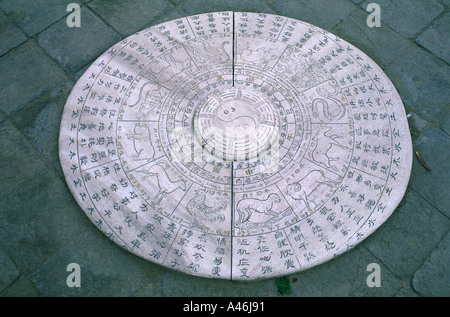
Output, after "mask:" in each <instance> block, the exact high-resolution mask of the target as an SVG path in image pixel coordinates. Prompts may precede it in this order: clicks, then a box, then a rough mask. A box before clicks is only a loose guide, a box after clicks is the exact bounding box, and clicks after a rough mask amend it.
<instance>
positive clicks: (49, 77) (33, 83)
mask: <svg viewBox="0 0 450 317" xmlns="http://www.w3.org/2000/svg"><path fill="white" fill-rule="evenodd" d="M23 61H27V62H26V63H24V62H23ZM0 69H1V70H2V71H3V74H2V76H1V77H0V95H1V96H2V98H1V99H0V109H1V110H2V111H4V113H5V115H6V116H10V115H11V114H12V113H14V112H15V111H17V110H19V109H21V108H23V107H24V106H25V105H27V104H28V103H30V102H31V101H33V100H34V99H36V98H38V97H40V96H41V95H43V94H44V93H45V92H48V91H50V90H52V89H53V88H55V87H57V86H58V85H59V84H60V82H62V81H64V80H65V78H66V77H65V74H64V71H63V70H61V69H60V68H59V67H58V66H57V65H56V63H55V62H54V61H53V60H51V59H50V58H49V57H48V55H47V54H45V52H44V51H43V50H42V49H41V48H39V46H38V45H37V44H36V43H35V42H34V41H28V42H26V43H25V44H22V45H21V46H20V47H18V48H17V49H16V50H14V51H13V52H9V53H7V54H6V55H4V56H2V57H1V58H0Z"/></svg>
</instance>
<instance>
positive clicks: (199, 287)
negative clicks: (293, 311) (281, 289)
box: [162, 271, 277, 297]
mask: <svg viewBox="0 0 450 317" xmlns="http://www.w3.org/2000/svg"><path fill="white" fill-rule="evenodd" d="M162 291H163V294H164V295H165V296H188V297H190V296H210V295H211V294H214V296H220V297H245V296H252V297H253V296H264V297H265V296H276V295H277V288H276V286H275V280H274V279H268V280H259V281H253V282H236V281H227V280H213V279H205V278H198V277H193V276H188V275H186V274H182V273H178V272H174V271H168V272H167V273H166V274H164V276H163V280H162Z"/></svg>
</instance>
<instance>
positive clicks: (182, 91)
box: [59, 12, 412, 280]
mask: <svg viewBox="0 0 450 317" xmlns="http://www.w3.org/2000/svg"><path fill="white" fill-rule="evenodd" d="M59 146H60V160H61V164H62V168H63V171H64V174H65V177H66V180H67V184H68V186H69V188H70V190H71V191H72V194H73V195H74V197H75V198H76V200H77V202H78V203H79V204H80V206H81V207H82V209H83V210H84V211H85V212H86V214H87V216H88V217H89V218H90V219H91V220H92V222H93V223H94V224H95V226H97V227H98V229H100V230H102V231H103V232H104V233H105V234H106V235H107V236H108V237H109V238H110V239H111V240H113V241H114V242H116V243H117V244H119V245H120V246H122V247H124V248H125V249H127V250H129V251H131V252H133V253H134V254H136V255H138V256H141V257H143V258H145V259H148V260H150V261H152V262H155V263H158V264H161V265H163V266H166V267H169V268H173V269H175V270H179V271H183V272H186V273H189V274H193V275H199V276H205V277H213V278H222V279H238V280H247V279H258V278H266V277H274V276H280V275H288V274H292V273H294V272H297V271H300V270H304V269H307V268H310V267H312V266H315V265H317V264H320V263H323V262H325V261H327V260H330V259H332V258H333V257H335V256H337V255H339V254H341V253H342V252H344V251H346V250H349V249H350V248H352V247H353V246H355V245H356V244H358V243H359V242H361V241H362V240H363V239H365V238H366V237H368V236H369V235H370V234H371V233H372V232H373V231H374V230H375V229H377V228H378V227H379V226H380V225H381V224H382V223H383V222H384V221H385V220H386V219H387V218H388V217H389V216H390V215H391V214H392V212H393V211H394V209H395V208H396V206H397V205H398V204H399V202H400V200H401V199H402V197H403V195H404V193H405V190H406V186H407V184H408V180H409V175H410V171H411V164H412V145H411V138H410V133H409V129H408V123H407V120H406V115H405V110H404V107H403V104H402V102H401V99H400V97H399V95H398V94H397V92H396V90H395V88H394V86H393V85H392V83H391V82H390V80H389V79H388V78H387V76H386V75H385V74H384V73H383V71H382V70H381V69H380V68H379V67H378V66H377V65H376V64H375V63H374V62H373V61H372V60H371V59H370V58H369V57H368V56H367V55H366V54H364V53H363V52H361V51H360V50H359V49H357V48H356V47H354V46H353V45H351V44H349V43H347V42H345V41H344V40H342V39H340V38H338V37H336V36H334V35H333V34H330V33H328V32H326V31H324V30H322V29H320V28H318V27H316V26H314V25H311V24H308V23H305V22H301V21H298V20H294V19H290V18H286V17H282V16H276V15H269V14H257V13H242V12H216V13H208V14H201V15H195V16H190V17H186V18H180V19H177V20H173V21H169V22H166V23H163V24H159V25H156V26H153V27H151V28H148V29H145V30H143V31H141V32H138V33H136V34H134V35H132V36H130V37H128V38H126V39H124V40H123V41H121V42H120V43H118V44H116V45H114V46H113V47H111V49H109V50H108V51H107V52H105V53H104V54H103V55H101V56H100V57H99V58H98V59H97V60H96V61H95V62H94V63H93V64H92V65H91V66H90V67H89V69H88V70H87V71H86V72H85V73H84V75H83V76H82V77H81V78H80V80H79V81H78V82H77V84H76V85H75V87H74V88H73V90H72V92H71V94H70V96H69V98H68V100H67V103H66V106H65V109H64V113H63V118H62V123H61V132H60V140H59Z"/></svg>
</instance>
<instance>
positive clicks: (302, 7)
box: [273, 0, 355, 30]
mask: <svg viewBox="0 0 450 317" xmlns="http://www.w3.org/2000/svg"><path fill="white" fill-rule="evenodd" d="M273 9H274V10H275V11H276V12H278V13H280V14H281V15H285V16H288V17H291V18H294V19H298V20H301V21H305V22H309V23H312V24H314V25H317V26H318V27H321V28H323V29H325V30H330V29H331V28H332V27H333V26H335V25H336V24H338V23H339V22H341V21H342V20H344V19H345V18H346V17H347V15H348V14H349V13H350V12H352V11H353V10H354V9H355V6H354V4H353V3H352V2H350V1H348V0H337V1H333V4H332V5H330V2H329V1H326V0H318V1H307V0H278V1H276V2H275V3H274V5H273Z"/></svg>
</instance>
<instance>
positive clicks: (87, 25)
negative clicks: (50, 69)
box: [37, 7, 121, 74]
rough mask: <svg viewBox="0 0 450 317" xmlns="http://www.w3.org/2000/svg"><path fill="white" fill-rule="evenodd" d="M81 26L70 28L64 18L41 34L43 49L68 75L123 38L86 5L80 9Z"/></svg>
mask: <svg viewBox="0 0 450 317" xmlns="http://www.w3.org/2000/svg"><path fill="white" fill-rule="evenodd" d="M81 17H82V22H81V27H80V28H77V27H73V28H69V27H68V26H67V24H66V21H65V20H61V21H59V22H58V23H56V24H54V25H52V26H51V27H50V28H48V29H47V30H45V31H44V32H42V33H41V34H39V35H38V37H37V41H38V43H39V45H41V46H42V47H43V49H44V50H45V51H46V52H47V53H48V54H49V55H50V56H51V57H53V58H54V59H55V61H56V62H57V63H58V64H59V65H60V66H61V67H62V68H63V69H64V70H65V71H66V72H67V73H69V74H74V73H75V72H76V71H77V70H79V69H80V68H81V67H83V66H84V65H86V64H88V63H89V62H91V61H92V60H93V59H94V58H95V57H97V56H98V55H100V54H101V53H103V52H104V51H105V50H106V49H108V48H109V47H111V46H112V45H114V44H116V43H117V42H118V41H119V40H120V39H121V37H120V36H119V35H118V34H117V33H116V32H115V31H114V30H112V29H111V28H110V27H108V26H107V25H106V24H105V23H104V22H103V21H102V20H101V19H100V18H98V17H97V16H95V15H94V14H93V13H92V12H91V11H90V10H89V9H87V8H86V7H82V8H81Z"/></svg>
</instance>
